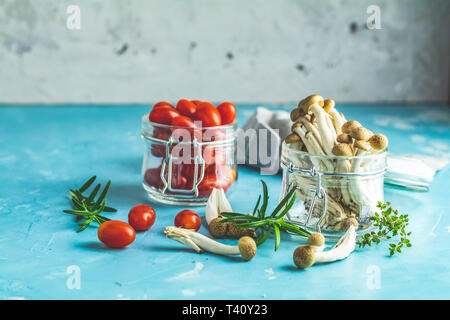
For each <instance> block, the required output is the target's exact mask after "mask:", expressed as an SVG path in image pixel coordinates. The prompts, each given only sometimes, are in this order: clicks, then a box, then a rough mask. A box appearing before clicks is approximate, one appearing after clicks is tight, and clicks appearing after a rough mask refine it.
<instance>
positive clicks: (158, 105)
mask: <svg viewBox="0 0 450 320" xmlns="http://www.w3.org/2000/svg"><path fill="white" fill-rule="evenodd" d="M163 106H169V107H172V108H174V106H173V105H172V104H170V103H169V102H167V101H160V102H157V103H155V104H154V105H153V109H155V108H158V107H163ZM174 109H175V108H174Z"/></svg>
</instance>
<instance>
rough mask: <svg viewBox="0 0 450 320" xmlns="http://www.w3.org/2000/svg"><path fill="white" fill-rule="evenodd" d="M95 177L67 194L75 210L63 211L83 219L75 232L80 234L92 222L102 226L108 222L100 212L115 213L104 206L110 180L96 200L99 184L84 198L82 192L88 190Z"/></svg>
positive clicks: (112, 209) (113, 209) (114, 210)
mask: <svg viewBox="0 0 450 320" xmlns="http://www.w3.org/2000/svg"><path fill="white" fill-rule="evenodd" d="M96 178H97V177H96V176H93V177H91V178H90V179H89V180H88V181H86V182H85V183H84V184H83V185H82V186H81V187H80V188H79V189H76V190H73V189H70V191H69V194H70V195H71V197H72V205H73V206H74V208H75V210H63V212H65V213H69V214H73V215H76V216H78V217H79V218H81V219H82V218H85V220H84V221H82V222H81V223H79V224H78V225H79V226H80V228H79V229H78V231H77V232H81V231H83V230H84V229H86V228H87V227H88V226H89V224H90V223H91V222H93V221H95V222H97V223H98V224H102V223H103V222H105V221H108V220H110V219H109V218H107V217H104V216H102V215H100V214H99V213H101V212H116V211H117V209H115V208H111V207H107V206H106V194H107V193H108V190H109V187H110V185H111V180H109V181H108V183H107V184H106V186H105V188H104V189H103V191H102V192H101V193H100V195H99V196H98V198H97V200H95V197H96V196H97V194H98V192H99V191H100V188H101V184H97V185H96V186H95V187H94V189H93V190H92V191H91V193H90V194H89V195H88V196H84V195H83V192H84V191H86V190H87V189H89V187H90V186H91V185H92V184H93V183H94V181H95V179H96Z"/></svg>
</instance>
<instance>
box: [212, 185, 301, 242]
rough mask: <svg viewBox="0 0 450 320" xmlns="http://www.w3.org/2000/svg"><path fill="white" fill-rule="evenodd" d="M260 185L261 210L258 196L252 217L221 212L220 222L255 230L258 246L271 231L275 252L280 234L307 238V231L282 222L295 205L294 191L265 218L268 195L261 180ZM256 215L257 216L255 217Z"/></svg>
mask: <svg viewBox="0 0 450 320" xmlns="http://www.w3.org/2000/svg"><path fill="white" fill-rule="evenodd" d="M261 183H262V186H263V195H262V204H261V208H259V209H258V206H259V203H260V201H261V195H260V196H259V197H258V201H257V202H256V205H255V207H254V209H253V215H251V214H244V213H238V212H222V213H221V215H222V216H223V217H225V219H224V220H222V222H233V223H234V224H235V226H237V227H242V228H255V231H256V233H257V235H258V236H257V239H256V244H257V245H258V246H259V245H261V244H263V243H264V242H265V241H266V240H267V239H268V238H269V236H270V234H271V233H272V231H273V233H274V234H275V250H277V249H278V247H279V246H280V242H281V232H290V233H294V234H297V235H300V236H304V237H308V236H309V235H310V233H309V232H308V231H307V230H305V229H303V228H300V227H299V226H296V225H293V224H290V223H288V222H286V221H284V216H285V215H286V214H287V213H288V211H289V210H290V209H291V208H292V206H293V205H294V203H295V199H296V196H297V194H296V193H295V189H293V190H290V191H289V192H288V193H287V194H286V196H285V197H284V198H283V199H282V200H281V201H280V203H278V205H277V206H276V207H275V209H274V211H272V213H271V214H270V215H268V216H267V217H266V210H267V205H268V199H269V194H268V190H267V185H266V183H265V182H264V181H263V180H261ZM281 209H283V210H282V211H281V213H279V212H280V210H281ZM256 213H257V215H255V214H256ZM278 213H279V214H278ZM277 214H278V216H277Z"/></svg>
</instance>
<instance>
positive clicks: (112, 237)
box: [97, 220, 136, 248]
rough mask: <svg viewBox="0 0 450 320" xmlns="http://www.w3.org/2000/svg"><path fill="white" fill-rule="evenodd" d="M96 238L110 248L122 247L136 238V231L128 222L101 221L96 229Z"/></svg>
mask: <svg viewBox="0 0 450 320" xmlns="http://www.w3.org/2000/svg"><path fill="white" fill-rule="evenodd" d="M97 235H98V239H99V240H100V241H101V242H103V243H104V244H106V245H107V246H108V247H111V248H123V247H126V246H128V245H129V244H131V243H132V242H133V241H134V239H135V238H136V232H135V231H134V229H133V227H132V226H130V225H129V224H128V223H126V222H123V221H119V220H109V221H106V222H103V223H102V224H101V225H100V227H99V228H98V230H97Z"/></svg>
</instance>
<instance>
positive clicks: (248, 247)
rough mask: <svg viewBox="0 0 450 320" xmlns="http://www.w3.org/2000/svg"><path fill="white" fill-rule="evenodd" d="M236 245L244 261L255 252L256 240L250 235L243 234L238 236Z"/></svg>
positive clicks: (249, 258) (250, 257)
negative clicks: (243, 235) (240, 236)
mask: <svg viewBox="0 0 450 320" xmlns="http://www.w3.org/2000/svg"><path fill="white" fill-rule="evenodd" d="M238 247H239V252H240V253H241V256H242V259H243V260H244V261H249V260H251V259H252V258H253V257H254V256H255V254H256V242H255V240H253V238H251V237H248V236H245V237H242V238H240V239H239V241H238Z"/></svg>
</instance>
